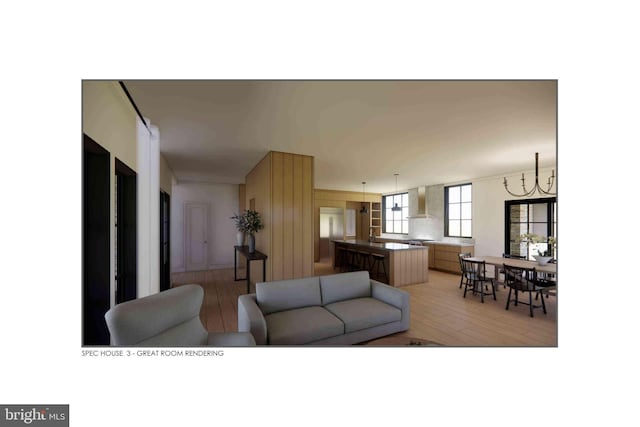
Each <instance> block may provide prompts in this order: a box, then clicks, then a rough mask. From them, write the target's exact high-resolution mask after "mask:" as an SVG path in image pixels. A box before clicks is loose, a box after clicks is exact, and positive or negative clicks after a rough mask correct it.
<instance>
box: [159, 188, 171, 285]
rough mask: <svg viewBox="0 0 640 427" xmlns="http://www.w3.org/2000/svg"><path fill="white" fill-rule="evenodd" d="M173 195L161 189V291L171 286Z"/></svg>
mask: <svg viewBox="0 0 640 427" xmlns="http://www.w3.org/2000/svg"><path fill="white" fill-rule="evenodd" d="M170 220H171V196H169V195H168V194H167V193H165V192H164V191H160V291H161V292H162V291H166V290H167V289H169V288H170V287H171V264H170V262H169V257H170V248H171V247H170V245H169V240H170V231H171V229H170V227H171V226H170Z"/></svg>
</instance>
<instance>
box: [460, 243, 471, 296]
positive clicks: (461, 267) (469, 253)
mask: <svg viewBox="0 0 640 427" xmlns="http://www.w3.org/2000/svg"><path fill="white" fill-rule="evenodd" d="M470 256H471V252H462V253H460V254H458V260H459V261H460V286H458V289H462V282H463V280H464V268H463V266H462V259H463V258H469V257H470Z"/></svg>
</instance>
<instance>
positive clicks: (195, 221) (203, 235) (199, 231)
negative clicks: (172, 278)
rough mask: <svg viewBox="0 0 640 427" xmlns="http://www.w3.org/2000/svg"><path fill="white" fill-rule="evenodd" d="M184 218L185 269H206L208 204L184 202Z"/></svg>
mask: <svg viewBox="0 0 640 427" xmlns="http://www.w3.org/2000/svg"><path fill="white" fill-rule="evenodd" d="M184 218H185V221H184V228H185V230H184V239H185V251H184V253H185V267H186V270H187V271H199V270H207V269H208V266H207V259H208V256H207V254H208V250H207V249H208V247H207V236H208V227H207V224H208V223H209V205H208V204H206V203H187V204H185V207H184Z"/></svg>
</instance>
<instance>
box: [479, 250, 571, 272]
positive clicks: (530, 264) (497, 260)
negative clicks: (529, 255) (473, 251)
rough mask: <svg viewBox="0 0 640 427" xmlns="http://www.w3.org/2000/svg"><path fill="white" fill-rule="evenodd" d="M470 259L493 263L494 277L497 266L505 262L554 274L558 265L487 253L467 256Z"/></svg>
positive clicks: (509, 264) (512, 265)
mask: <svg viewBox="0 0 640 427" xmlns="http://www.w3.org/2000/svg"><path fill="white" fill-rule="evenodd" d="M467 259H469V260H471V261H484V262H485V263H486V264H488V265H493V268H494V273H495V276H494V277H498V268H500V267H502V265H503V264H506V265H508V266H511V267H517V268H535V269H536V272H538V273H546V274H554V275H555V274H556V272H557V269H558V268H557V267H558V265H557V264H555V263H546V264H543V265H540V264H538V262H537V261H528V260H524V259H518V258H503V257H499V256H488V255H480V256H478V255H474V256H472V257H470V258H467Z"/></svg>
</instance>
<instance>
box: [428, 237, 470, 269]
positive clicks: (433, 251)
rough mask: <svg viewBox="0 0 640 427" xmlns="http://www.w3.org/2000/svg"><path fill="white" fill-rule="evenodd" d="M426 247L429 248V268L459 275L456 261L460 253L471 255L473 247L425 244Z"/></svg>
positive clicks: (458, 264) (458, 265)
mask: <svg viewBox="0 0 640 427" xmlns="http://www.w3.org/2000/svg"><path fill="white" fill-rule="evenodd" d="M427 246H429V266H430V267H431V268H433V269H436V270H442V271H448V272H450V273H456V274H460V273H461V271H460V261H459V259H458V256H459V255H460V254H461V253H464V252H470V253H471V255H473V245H454V244H451V245H447V244H443V243H440V244H434V243H427Z"/></svg>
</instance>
